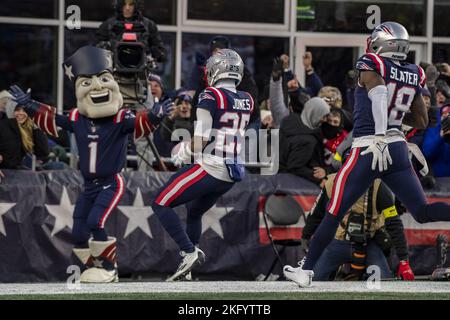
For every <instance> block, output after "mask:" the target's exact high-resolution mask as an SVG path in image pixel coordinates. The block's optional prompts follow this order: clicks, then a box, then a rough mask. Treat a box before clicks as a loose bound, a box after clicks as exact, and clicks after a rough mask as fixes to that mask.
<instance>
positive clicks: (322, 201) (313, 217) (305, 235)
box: [302, 188, 329, 240]
mask: <svg viewBox="0 0 450 320" xmlns="http://www.w3.org/2000/svg"><path fill="white" fill-rule="evenodd" d="M328 201H329V199H328V196H327V191H326V190H325V188H324V189H322V192H320V194H319V196H318V197H317V199H316V202H315V203H314V207H313V209H312V210H311V213H310V214H309V216H308V218H306V224H305V227H304V228H303V232H302V239H304V240H309V239H311V237H312V236H313V235H314V232H316V230H317V228H318V227H319V225H320V223H321V222H322V220H323V218H324V217H325V213H326V211H327V210H326V208H327V203H328Z"/></svg>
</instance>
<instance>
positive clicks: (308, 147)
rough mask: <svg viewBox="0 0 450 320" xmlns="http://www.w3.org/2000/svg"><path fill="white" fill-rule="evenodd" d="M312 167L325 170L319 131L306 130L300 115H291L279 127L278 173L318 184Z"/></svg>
mask: <svg viewBox="0 0 450 320" xmlns="http://www.w3.org/2000/svg"><path fill="white" fill-rule="evenodd" d="M314 167H322V168H324V169H325V168H326V166H325V161H324V146H323V143H322V134H321V132H320V131H319V130H312V129H310V128H308V127H307V126H306V125H305V124H304V123H303V122H302V120H301V117H300V114H298V113H292V114H290V115H289V116H287V117H286V118H284V119H283V121H282V122H281V126H280V172H285V173H291V174H295V175H297V176H299V177H302V178H305V179H308V180H309V181H312V182H314V183H317V184H319V183H320V182H321V180H319V179H316V178H315V177H314V175H313V174H314V170H313V168H314Z"/></svg>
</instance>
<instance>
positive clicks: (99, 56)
mask: <svg viewBox="0 0 450 320" xmlns="http://www.w3.org/2000/svg"><path fill="white" fill-rule="evenodd" d="M63 68H64V73H65V75H66V77H67V78H68V79H69V80H70V81H72V82H73V83H75V81H76V79H77V78H78V77H80V76H88V77H89V76H93V75H96V74H98V73H100V72H102V71H104V70H108V71H109V72H111V73H112V72H113V65H112V58H111V54H110V52H109V51H107V50H104V49H100V48H97V47H93V46H85V47H82V48H80V49H78V50H77V52H75V53H74V54H73V55H72V56H71V57H69V58H68V59H67V60H66V61H64V63H63Z"/></svg>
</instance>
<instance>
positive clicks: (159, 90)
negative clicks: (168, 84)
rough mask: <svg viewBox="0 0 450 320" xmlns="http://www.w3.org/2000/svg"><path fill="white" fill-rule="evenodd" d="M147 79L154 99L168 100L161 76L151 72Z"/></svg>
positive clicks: (159, 100)
mask: <svg viewBox="0 0 450 320" xmlns="http://www.w3.org/2000/svg"><path fill="white" fill-rule="evenodd" d="M147 80H148V84H149V87H150V91H151V93H152V96H153V99H155V101H158V102H162V101H164V100H166V99H167V97H166V96H165V95H164V85H163V82H162V80H161V77H160V76H158V75H156V74H150V75H149V76H148V79H147Z"/></svg>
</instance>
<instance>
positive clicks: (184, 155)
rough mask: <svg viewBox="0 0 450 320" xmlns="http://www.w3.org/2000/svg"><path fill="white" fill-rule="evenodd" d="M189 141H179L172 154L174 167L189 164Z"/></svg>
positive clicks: (190, 152)
mask: <svg viewBox="0 0 450 320" xmlns="http://www.w3.org/2000/svg"><path fill="white" fill-rule="evenodd" d="M190 144H191V143H190V142H189V141H188V142H180V147H179V149H178V151H177V152H176V153H175V154H173V155H172V162H173V164H174V165H175V166H176V167H181V166H183V165H185V164H190V163H191V159H192V155H193V153H192V151H191V146H190Z"/></svg>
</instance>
